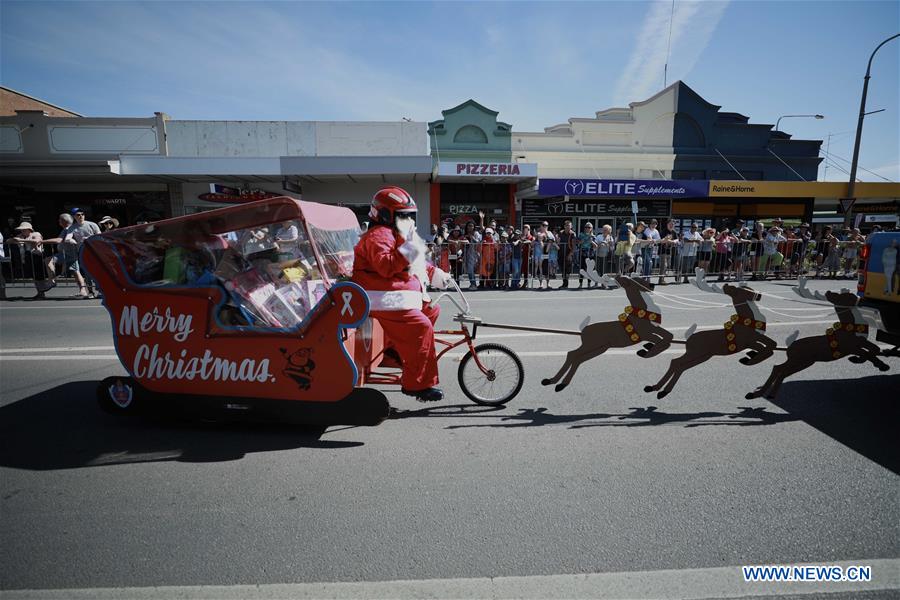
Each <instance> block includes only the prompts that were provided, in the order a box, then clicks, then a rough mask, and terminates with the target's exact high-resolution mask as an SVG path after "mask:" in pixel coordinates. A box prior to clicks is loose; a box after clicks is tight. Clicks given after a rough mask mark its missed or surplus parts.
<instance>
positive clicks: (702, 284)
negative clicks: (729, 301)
mask: <svg viewBox="0 0 900 600" xmlns="http://www.w3.org/2000/svg"><path fill="white" fill-rule="evenodd" d="M694 274H695V275H696V277H695V278H694V285H696V286H697V287H698V288H699V289H701V290H703V291H704V292H710V293H713V294H724V293H725V292H723V291H722V288H721V287H719V286H717V285H716V284H714V283H712V284H710V283H707V282H706V271H704V270H703V269H701V268H700V267H697V268H696V269H694Z"/></svg>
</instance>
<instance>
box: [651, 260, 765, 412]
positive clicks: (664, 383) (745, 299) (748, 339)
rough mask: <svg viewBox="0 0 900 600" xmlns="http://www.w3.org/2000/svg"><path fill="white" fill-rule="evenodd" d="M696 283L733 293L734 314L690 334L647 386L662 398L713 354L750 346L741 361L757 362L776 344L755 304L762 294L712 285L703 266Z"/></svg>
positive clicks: (700, 285)
mask: <svg viewBox="0 0 900 600" xmlns="http://www.w3.org/2000/svg"><path fill="white" fill-rule="evenodd" d="M695 283H696V285H697V287H698V288H700V289H701V290H704V291H708V292H714V293H719V294H725V295H726V296H728V297H730V298H731V302H732V304H733V305H734V310H735V314H733V315H731V318H730V319H729V320H728V321H727V322H726V323H725V324H724V325H723V328H722V329H713V330H709V331H701V332H699V333H694V334H693V335H689V336H688V338H687V340H686V341H685V352H684V354H682V355H681V356H678V357H677V358H674V359H672V362H671V363H670V364H669V369H668V370H667V371H666V373H665V374H664V375H663V376H662V379H660V380H659V381H658V382H656V383H655V384H653V385H648V386H646V387H645V388H644V391H645V392H655V391H657V390H659V392H658V393H657V394H656V397H657V398H663V397H664V396H666V395H667V394H668V393H669V392H671V391H672V388H674V387H675V384H676V383H678V380H679V379H680V378H681V376H682V375H683V374H684V372H685V371H687V370H688V369H690V368H693V367H696V366H697V365H699V364H701V363H704V362H706V361H707V360H709V359H710V358H712V357H713V356H730V355H732V354H736V353H738V352H742V351H743V350H749V352H747V354H746V356H744V357H743V358H741V359H740V362H741V364H745V365H755V364H757V363H760V362H762V361H764V360H766V359H767V358H769V357H770V356H772V354H773V353H774V351H775V347H776V345H777V344H776V343H775V341H774V340H772V339H771V338H769V337H768V336H766V335H765V331H766V319H765V317H763V316H762V313H760V311H759V308H757V306H756V304H755V302H758V301H759V300H760V299H761V298H762V295H761V294H758V293H757V292H756V291H754V290H753V289H751V288H749V287H746V286H735V285H730V284H727V283H726V284H725V285H724V286H723V287H722V288H720V287H719V286H717V285H710V284H708V283H706V280H705V279H704V272H703V269H697V278H696V280H695Z"/></svg>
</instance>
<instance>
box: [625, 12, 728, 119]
mask: <svg viewBox="0 0 900 600" xmlns="http://www.w3.org/2000/svg"><path fill="white" fill-rule="evenodd" d="M727 6H728V2H701V1H698V0H682V1H680V2H676V3H675V11H674V15H672V4H671V3H670V2H668V1H659V2H654V3H653V4H652V5H651V6H650V10H649V12H648V13H647V16H646V17H645V18H644V23H643V25H642V26H641V32H640V34H639V35H638V37H637V39H636V40H635V48H634V51H633V52H632V54H631V57H630V58H629V60H628V64H627V65H626V67H625V71H624V72H623V73H622V74H621V75H620V76H619V79H618V81H617V82H616V86H615V93H614V98H615V102H616V104H617V105H623V106H624V105H625V104H627V103H628V102H635V101H639V100H644V99H646V98H647V97H649V96H652V95H653V94H654V93H656V92H657V91H659V90H661V89H662V88H663V72H664V68H665V65H666V49H667V47H668V46H669V20H670V16H671V21H672V37H671V49H670V51H669V57H668V65H669V66H668V77H667V81H666V84H667V85H670V84H671V83H672V82H673V81H676V80H677V79H683V78H685V77H686V76H687V75H688V74H689V73H690V71H691V69H692V68H693V67H694V65H695V64H696V63H697V60H698V59H699V58H700V55H701V54H702V53H703V50H704V49H705V48H706V46H707V45H708V44H709V41H710V38H711V37H712V35H713V33H714V32H715V29H716V26H717V25H718V24H719V21H720V20H721V18H722V15H723V14H724V13H725V9H726V8H727Z"/></svg>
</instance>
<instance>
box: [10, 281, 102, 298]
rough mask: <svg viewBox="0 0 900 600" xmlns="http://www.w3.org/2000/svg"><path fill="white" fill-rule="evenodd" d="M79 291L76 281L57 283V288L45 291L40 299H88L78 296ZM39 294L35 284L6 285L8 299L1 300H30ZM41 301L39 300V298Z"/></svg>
mask: <svg viewBox="0 0 900 600" xmlns="http://www.w3.org/2000/svg"><path fill="white" fill-rule="evenodd" d="M77 292H78V286H77V285H75V284H74V283H71V284H70V283H68V282H66V283H63V284H61V285H57V286H56V287H55V288H53V289H51V290H49V291H47V292H45V293H44V296H45V297H44V298H43V299H40V300H43V301H47V300H54V301H68V300H70V301H72V302H85V301H88V299H87V298H76V297H75V294H76V293H77ZM35 294H37V290H36V289H35V288H34V285H22V284H18V283H17V284H15V285H10V284H7V285H6V299H5V300H2V299H0V302H28V301H30V300H32V298H34V295H35ZM38 301H39V300H38Z"/></svg>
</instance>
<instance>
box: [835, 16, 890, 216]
mask: <svg viewBox="0 0 900 600" xmlns="http://www.w3.org/2000/svg"><path fill="white" fill-rule="evenodd" d="M898 37H900V33H897V34H894V35H892V36H891V37H889V38H888V39H886V40H884V41H883V42H881V43H880V44H878V47H877V48H875V50H873V51H872V56H870V57H869V65H868V66H867V67H866V76H865V78H864V79H863V91H862V99H861V100H860V102H859V121H858V122H857V124H856V142H855V143H854V144H853V162H852V163H850V182H849V183H848V184H847V198H846V199H847V200H849V201H850V202H849V203H848V204H847V206H846V208H845V211H844V225H845V226H847V227H849V226H850V220H851V217H852V215H851V210H852V209H853V205H854V204H855V203H856V198H855V196H854V193H855V192H856V166H857V164H858V162H859V142H860V141H861V140H862V128H863V119H864V118H865V116H866V94H867V93H868V92H869V78H870V77H871V75H870V73H871V72H872V59H873V58H875V53H876V52H878V51H879V50H880V49H881V47H882V46H884V45H885V44H887V43H888V42H890V41H891V40H895V39H897V38H898Z"/></svg>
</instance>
